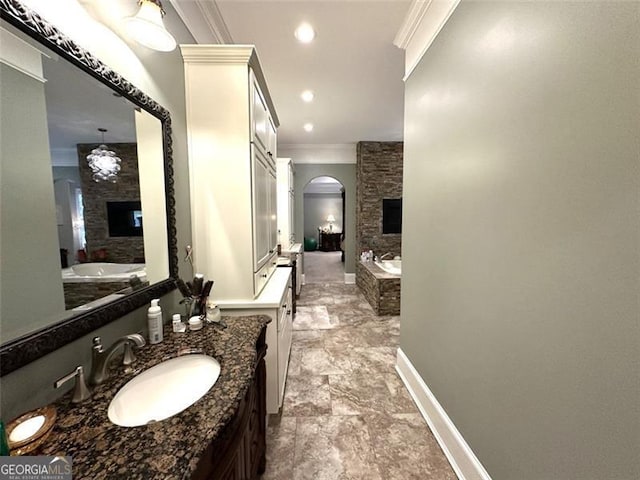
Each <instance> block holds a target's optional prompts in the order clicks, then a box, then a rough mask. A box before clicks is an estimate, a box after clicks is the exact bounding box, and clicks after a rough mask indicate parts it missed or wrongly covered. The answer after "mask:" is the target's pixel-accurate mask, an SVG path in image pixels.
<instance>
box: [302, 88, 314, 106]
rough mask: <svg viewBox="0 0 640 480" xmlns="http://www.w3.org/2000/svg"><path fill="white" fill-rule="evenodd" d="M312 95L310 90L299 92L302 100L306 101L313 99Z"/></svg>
mask: <svg viewBox="0 0 640 480" xmlns="http://www.w3.org/2000/svg"><path fill="white" fill-rule="evenodd" d="M313 97H315V95H314V94H313V92H312V91H311V90H305V91H304V92H302V93H301V94H300V98H302V100H304V101H305V102H307V103H309V102H311V101H313Z"/></svg>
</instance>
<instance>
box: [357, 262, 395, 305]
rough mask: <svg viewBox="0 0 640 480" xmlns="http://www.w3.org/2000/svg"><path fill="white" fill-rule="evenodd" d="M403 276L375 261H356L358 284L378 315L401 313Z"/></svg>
mask: <svg viewBox="0 0 640 480" xmlns="http://www.w3.org/2000/svg"><path fill="white" fill-rule="evenodd" d="M401 278H402V277H401V276H400V275H395V274H393V273H387V272H385V271H384V270H382V269H381V268H380V267H378V266H377V265H376V264H375V263H373V262H361V261H359V262H356V284H357V285H358V287H359V288H360V290H362V293H363V294H364V296H365V298H366V299H367V301H368V302H369V304H370V305H371V307H372V308H373V310H374V312H376V315H400V281H401Z"/></svg>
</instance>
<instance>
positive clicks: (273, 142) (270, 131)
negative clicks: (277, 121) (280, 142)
mask: <svg viewBox="0 0 640 480" xmlns="http://www.w3.org/2000/svg"><path fill="white" fill-rule="evenodd" d="M267 136H268V139H269V141H268V144H267V154H268V155H269V156H270V157H271V158H273V160H274V161H275V159H276V150H277V136H276V126H275V125H274V124H273V119H272V118H271V116H270V115H268V114H267Z"/></svg>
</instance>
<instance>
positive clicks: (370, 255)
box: [369, 250, 373, 262]
mask: <svg viewBox="0 0 640 480" xmlns="http://www.w3.org/2000/svg"><path fill="white" fill-rule="evenodd" d="M369 261H370V262H373V250H369Z"/></svg>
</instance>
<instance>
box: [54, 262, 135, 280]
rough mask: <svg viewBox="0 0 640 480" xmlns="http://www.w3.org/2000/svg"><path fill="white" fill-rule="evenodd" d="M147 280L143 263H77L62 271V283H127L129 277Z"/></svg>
mask: <svg viewBox="0 0 640 480" xmlns="http://www.w3.org/2000/svg"><path fill="white" fill-rule="evenodd" d="M133 275H135V276H137V277H140V280H142V281H144V280H146V278H147V272H146V271H145V264H144V263H79V264H77V265H72V266H71V267H69V268H63V269H62V281H63V283H84V282H100V283H102V282H105V283H107V282H127V281H128V280H129V278H131V276H133Z"/></svg>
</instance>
